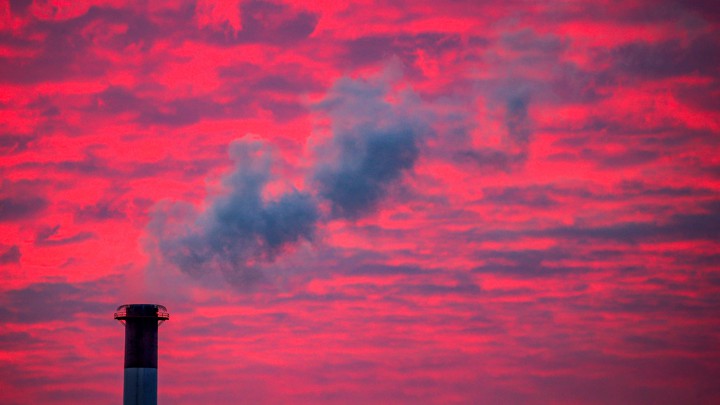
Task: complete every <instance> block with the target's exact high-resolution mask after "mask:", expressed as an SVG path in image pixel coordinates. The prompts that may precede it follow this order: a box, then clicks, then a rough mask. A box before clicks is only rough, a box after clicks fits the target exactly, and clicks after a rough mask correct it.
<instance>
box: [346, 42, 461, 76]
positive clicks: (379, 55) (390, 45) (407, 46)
mask: <svg viewBox="0 0 720 405" xmlns="http://www.w3.org/2000/svg"><path fill="white" fill-rule="evenodd" d="M460 46H461V40H460V37H459V36H458V35H451V34H445V33H422V34H417V35H407V34H400V35H369V36H362V37H359V38H356V39H352V40H349V41H346V42H345V43H344V47H345V52H344V53H343V54H341V55H340V58H339V61H338V63H339V64H340V65H341V66H349V67H352V68H357V67H362V66H366V65H370V64H374V63H378V62H386V61H388V60H390V59H391V58H394V57H397V58H399V59H400V60H401V61H402V63H403V65H404V66H405V67H406V68H407V69H408V72H407V73H409V75H410V76H415V75H417V74H418V73H419V71H418V66H417V62H418V54H419V52H424V53H426V54H427V55H428V56H430V57H438V56H439V55H441V54H443V53H445V52H448V51H449V50H452V49H458V48H459V47H460Z"/></svg>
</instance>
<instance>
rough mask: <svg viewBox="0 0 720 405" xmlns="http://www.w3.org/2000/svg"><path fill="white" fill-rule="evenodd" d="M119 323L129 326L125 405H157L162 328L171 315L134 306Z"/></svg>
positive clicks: (120, 312)
mask: <svg viewBox="0 0 720 405" xmlns="http://www.w3.org/2000/svg"><path fill="white" fill-rule="evenodd" d="M115 319H117V320H118V321H120V322H121V323H122V324H123V325H125V381H124V384H123V405H157V364H158V326H160V324H161V323H163V322H164V321H167V320H168V319H170V314H169V313H168V312H167V308H165V307H164V306H162V305H155V304H130V305H120V306H119V307H118V308H117V310H116V312H115Z"/></svg>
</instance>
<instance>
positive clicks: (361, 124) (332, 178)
mask: <svg viewBox="0 0 720 405" xmlns="http://www.w3.org/2000/svg"><path fill="white" fill-rule="evenodd" d="M388 87H389V85H388V84H387V83H384V82H381V83H380V84H377V83H368V82H365V81H353V80H349V79H346V80H341V81H339V82H338V84H337V85H336V86H334V87H333V89H332V90H331V92H330V95H329V97H327V98H326V99H325V101H324V102H323V103H321V104H319V105H318V106H316V107H317V111H318V112H320V113H325V114H327V115H328V116H329V117H330V118H331V120H332V137H330V138H329V139H328V140H327V141H326V142H323V143H322V144H321V145H320V146H318V148H317V149H316V150H314V152H315V153H316V155H317V164H316V166H315V167H314V168H311V169H310V170H309V173H308V174H307V176H308V178H309V183H310V184H311V185H312V187H313V192H300V191H297V190H294V189H293V190H291V191H289V192H287V193H285V194H282V195H280V196H279V197H277V198H274V199H265V198H263V193H264V191H265V189H266V186H267V185H268V182H270V181H271V180H272V179H271V173H272V167H273V157H272V149H271V148H270V147H269V146H268V145H267V144H266V143H264V142H262V141H260V140H258V139H253V138H249V137H245V138H243V139H241V140H238V141H235V142H233V143H232V144H231V145H230V156H231V157H232V158H233V160H234V161H235V169H234V171H233V172H232V173H231V174H230V175H228V176H227V177H226V178H224V181H223V185H224V187H225V192H224V193H221V194H219V195H215V196H211V197H210V198H209V199H208V201H207V203H206V208H205V209H204V210H198V209H197V208H196V207H194V206H192V205H190V204H183V203H174V204H169V203H164V204H160V205H159V206H158V207H156V209H155V211H154V212H153V219H152V221H151V223H150V225H149V232H150V234H151V235H152V236H153V237H154V240H156V241H157V245H156V247H157V251H158V252H159V253H160V255H161V256H162V258H163V259H164V261H165V262H166V263H169V264H171V265H173V266H175V267H177V268H179V269H180V270H181V271H183V272H185V273H188V274H190V275H194V276H198V277H199V276H201V275H203V274H206V273H208V272H215V271H220V272H221V273H222V274H223V275H224V276H225V278H226V279H227V280H228V281H230V282H231V283H233V284H236V285H238V286H241V287H243V286H245V287H247V286H252V285H254V284H255V283H256V282H257V281H259V280H261V279H262V278H263V272H262V268H263V267H264V266H266V265H267V264H268V263H271V262H273V261H274V260H275V259H276V257H277V256H278V255H280V254H282V253H283V252H284V251H285V250H286V249H288V248H289V247H290V246H292V245H294V244H296V243H297V242H299V241H300V240H308V241H310V240H312V239H313V235H314V233H315V229H316V226H317V224H318V222H319V221H320V220H321V218H324V219H325V220H328V219H331V218H346V219H357V218H359V217H362V216H364V215H367V214H368V213H371V212H372V211H374V210H375V209H376V208H377V207H378V205H379V204H380V202H381V200H382V198H383V197H385V196H386V195H387V194H388V192H389V190H390V188H391V187H392V186H393V185H394V184H396V183H397V182H398V181H399V180H400V179H401V177H402V175H403V173H404V172H406V171H408V170H410V169H412V167H413V165H414V164H415V161H416V160H417V158H418V155H419V152H420V146H421V142H422V139H423V136H424V134H425V133H427V132H428V131H427V129H426V128H427V125H424V124H423V123H422V122H423V120H422V119H419V118H418V117H421V116H422V112H421V111H422V109H421V108H420V105H421V103H420V102H419V101H418V100H417V98H416V97H415V96H414V95H413V94H412V93H410V92H406V93H401V94H399V95H398V97H397V98H396V101H394V102H389V101H387V100H386V99H385V98H386V97H387V95H388V90H389V89H388ZM325 203H327V206H328V207H329V209H328V211H329V212H328V213H327V215H322V216H321V212H320V208H319V207H323V206H325V205H326V204H325Z"/></svg>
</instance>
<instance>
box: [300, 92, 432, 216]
mask: <svg viewBox="0 0 720 405" xmlns="http://www.w3.org/2000/svg"><path fill="white" fill-rule="evenodd" d="M387 86H388V84H386V83H379V84H374V85H373V84H370V83H367V82H364V81H360V80H350V79H344V80H340V81H339V82H338V83H337V84H336V85H335V87H334V88H333V89H332V91H331V93H330V96H329V97H328V98H327V99H326V100H325V102H324V103H322V104H321V105H320V106H319V109H320V110H322V111H324V112H327V113H328V114H329V116H330V118H331V119H332V122H333V128H332V129H333V137H332V139H331V140H330V142H328V144H325V145H323V146H322V147H321V148H320V151H319V152H320V153H319V154H322V155H323V156H327V157H329V158H327V160H326V161H324V162H321V163H319V164H318V166H317V167H316V168H315V170H314V172H313V175H312V176H313V180H314V181H315V184H316V185H317V187H318V193H319V195H320V197H322V198H324V199H326V200H328V201H329V202H330V205H331V209H332V215H333V217H339V218H348V219H356V218H359V217H361V216H363V215H365V214H367V213H369V212H372V211H374V210H375V209H376V208H377V206H378V204H379V203H380V201H381V200H382V198H383V197H384V196H385V195H386V194H387V193H388V191H389V188H390V187H391V186H392V185H393V184H394V183H396V182H397V181H398V180H399V179H400V178H401V176H402V174H403V172H405V171H408V170H410V169H411V168H412V167H413V166H414V164H415V161H416V160H417V158H418V155H419V152H420V144H421V141H422V139H423V136H424V135H425V134H426V133H427V132H428V129H427V128H428V127H427V125H425V124H424V123H423V119H422V118H420V117H422V108H421V103H420V102H419V100H417V98H416V97H415V96H414V94H412V93H409V92H408V93H404V94H401V95H400V97H399V98H398V100H397V101H396V102H395V103H390V102H388V101H387V100H385V97H386V95H387V92H388V89H387Z"/></svg>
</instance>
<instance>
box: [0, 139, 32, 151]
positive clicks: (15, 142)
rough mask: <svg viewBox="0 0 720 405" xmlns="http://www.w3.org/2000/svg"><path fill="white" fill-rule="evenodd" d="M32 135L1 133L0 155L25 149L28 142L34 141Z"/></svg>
mask: <svg viewBox="0 0 720 405" xmlns="http://www.w3.org/2000/svg"><path fill="white" fill-rule="evenodd" d="M34 140H35V137H34V136H27V135H15V134H3V135H0V155H12V154H14V153H20V152H22V151H24V150H26V149H27V147H28V144H30V142H32V141H34Z"/></svg>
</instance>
